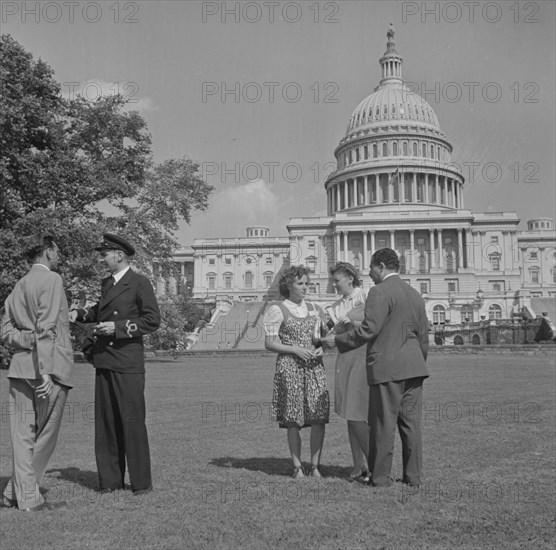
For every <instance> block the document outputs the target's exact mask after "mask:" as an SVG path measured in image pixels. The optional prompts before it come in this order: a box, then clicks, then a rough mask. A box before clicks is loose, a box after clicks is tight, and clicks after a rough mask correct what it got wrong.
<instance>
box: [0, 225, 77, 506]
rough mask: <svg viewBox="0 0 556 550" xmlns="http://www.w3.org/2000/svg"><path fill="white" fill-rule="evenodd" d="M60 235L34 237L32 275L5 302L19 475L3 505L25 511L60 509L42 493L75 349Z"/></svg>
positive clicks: (30, 253) (12, 421) (4, 326)
mask: <svg viewBox="0 0 556 550" xmlns="http://www.w3.org/2000/svg"><path fill="white" fill-rule="evenodd" d="M54 238H55V237H54V235H52V234H44V235H34V236H32V237H31V238H30V239H29V241H28V243H27V250H26V252H27V256H28V257H29V259H30V260H32V261H33V265H32V267H31V269H30V271H29V272H28V273H27V274H26V275H25V276H24V277H23V278H22V279H20V280H19V281H18V282H17V283H16V285H15V287H14V289H13V291H12V293H11V294H10V295H9V296H8V298H7V300H6V302H5V314H4V316H3V319H2V329H1V332H2V334H1V336H2V341H3V342H4V343H5V344H7V345H8V346H11V347H13V348H15V352H14V355H13V357H12V360H11V363H10V369H9V371H8V379H9V391H10V397H9V407H10V409H9V410H10V413H11V414H10V431H11V435H12V448H13V474H12V476H11V478H10V480H9V481H8V484H7V485H6V487H5V489H4V494H3V497H2V506H4V507H16V506H17V507H18V508H19V509H20V510H24V511H33V512H35V511H39V510H44V509H52V508H54V507H58V506H59V505H61V504H65V503H61V502H57V503H56V504H52V503H47V502H45V501H44V499H43V497H42V495H41V494H40V492H39V484H40V482H41V480H42V478H43V475H44V472H45V470H46V467H47V464H48V461H49V460H50V457H51V456H52V453H53V452H54V448H55V447H56V441H57V439H58V433H59V430H60V423H61V421H62V417H63V410H64V405H65V403H66V399H67V395H68V391H69V389H70V388H71V386H72V381H71V377H72V370H73V350H72V345H71V339H70V333H69V319H68V302H67V299H66V295H65V293H64V287H63V283H62V278H61V277H60V275H58V274H57V273H54V271H53V270H54V269H55V268H56V267H57V265H58V261H59V252H58V246H57V245H56V243H55V242H54Z"/></svg>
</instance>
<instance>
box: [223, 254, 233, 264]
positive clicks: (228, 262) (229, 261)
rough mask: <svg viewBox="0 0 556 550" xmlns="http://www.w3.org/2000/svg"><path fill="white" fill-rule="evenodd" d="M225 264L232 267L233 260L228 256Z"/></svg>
mask: <svg viewBox="0 0 556 550" xmlns="http://www.w3.org/2000/svg"><path fill="white" fill-rule="evenodd" d="M224 263H225V264H226V265H232V258H230V257H229V256H226V257H225V258H224Z"/></svg>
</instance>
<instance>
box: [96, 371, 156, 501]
mask: <svg viewBox="0 0 556 550" xmlns="http://www.w3.org/2000/svg"><path fill="white" fill-rule="evenodd" d="M95 455H96V461H97V469H98V480H99V489H100V490H103V489H122V488H124V486H125V485H124V476H125V466H126V459H127V468H128V472H129V481H130V484H131V489H132V490H134V491H139V490H142V489H149V488H150V487H151V486H152V481H151V457H150V452H149V440H148V437H147V427H146V425H145V374H144V373H135V374H124V373H121V372H115V371H111V370H108V369H98V368H97V369H96V376H95Z"/></svg>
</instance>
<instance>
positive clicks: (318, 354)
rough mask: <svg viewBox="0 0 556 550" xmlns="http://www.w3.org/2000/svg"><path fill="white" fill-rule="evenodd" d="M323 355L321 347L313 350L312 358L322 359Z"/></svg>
mask: <svg viewBox="0 0 556 550" xmlns="http://www.w3.org/2000/svg"><path fill="white" fill-rule="evenodd" d="M323 355H324V350H323V349H322V347H318V348H317V349H316V350H315V353H314V357H315V358H317V357H322V356H323Z"/></svg>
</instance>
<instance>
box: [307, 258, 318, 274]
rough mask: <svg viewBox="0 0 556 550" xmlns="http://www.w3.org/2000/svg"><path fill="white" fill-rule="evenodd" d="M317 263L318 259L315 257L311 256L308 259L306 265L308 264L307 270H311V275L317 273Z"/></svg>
mask: <svg viewBox="0 0 556 550" xmlns="http://www.w3.org/2000/svg"><path fill="white" fill-rule="evenodd" d="M316 263H317V259H316V258H315V257H314V256H309V257H308V258H307V260H306V264H307V269H308V270H309V272H310V273H314V272H315V267H316Z"/></svg>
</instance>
